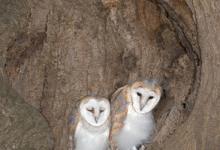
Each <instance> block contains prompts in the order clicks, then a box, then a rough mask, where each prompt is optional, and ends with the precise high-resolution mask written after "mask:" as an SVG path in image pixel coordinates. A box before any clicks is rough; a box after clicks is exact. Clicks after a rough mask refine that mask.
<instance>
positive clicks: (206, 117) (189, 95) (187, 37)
mask: <svg viewBox="0 0 220 150" xmlns="http://www.w3.org/2000/svg"><path fill="white" fill-rule="evenodd" d="M0 4H1V5H0V14H1V15H0V21H1V23H0V37H1V38H0V71H1V72H0V74H1V76H2V77H3V78H4V80H5V81H4V83H5V84H1V86H2V88H1V90H2V89H4V86H6V84H7V88H9V89H10V90H12V91H13V90H15V91H16V92H17V93H18V94H19V95H20V96H21V97H22V98H23V99H24V101H25V102H26V103H27V104H29V108H26V107H27V105H26V104H25V107H23V108H24V109H25V110H26V109H28V110H29V109H33V110H35V109H37V110H38V112H40V113H41V115H42V116H43V117H45V119H46V120H47V121H45V120H41V121H42V124H46V123H48V124H49V127H50V128H51V133H52V136H53V139H54V143H53V147H54V148H53V149H55V150H65V149H67V144H68V116H69V114H70V112H71V111H72V109H74V108H75V104H76V102H78V101H79V100H80V98H81V97H83V96H86V95H99V96H105V97H107V98H110V96H111V94H112V92H114V91H115V90H116V89H117V88H119V87H121V86H123V85H125V84H127V83H129V82H133V81H136V80H143V79H157V80H158V81H159V82H160V83H161V85H162V87H163V90H164V94H163V97H162V99H161V102H160V104H159V105H158V107H157V108H156V109H155V112H154V114H155V116H156V121H157V130H158V132H157V133H156V134H155V138H154V142H153V143H152V144H150V145H146V146H147V149H155V150H158V149H164V150H166V149H173V150H174V149H178V150H179V149H184V150H188V149H190V150H191V149H192V150H194V149H198V150H203V149H204V150H206V149H210V150H217V149H218V148H219V147H220V142H219V141H220V134H219V133H220V119H219V117H218V114H219V113H220V109H219V108H220V103H219V102H218V98H219V97H220V96H219V92H218V91H220V78H218V72H220V69H219V67H220V58H219V57H220V53H219V52H218V50H217V48H218V46H219V47H220V40H219V37H218V32H219V31H220V30H218V29H219V28H220V25H219V20H220V18H219V17H220V3H219V2H218V1H217V0H213V1H210V0H203V1H200V0H192V1H190V0H169V1H168V0H80V1H78V0H53V1H50V0H41V1H39V0H23V1H18V0H13V1H10V0H0ZM6 78H7V79H6ZM6 82H7V83H6ZM11 99H12V100H14V101H16V99H13V98H11ZM22 103H23V102H22ZM0 104H1V106H2V105H3V104H4V100H3V98H2V97H1V101H0ZM3 106H4V105H3ZM5 107H7V109H8V110H11V109H12V108H11V107H9V106H5ZM15 112H17V113H19V112H20V110H15ZM0 115H1V114H0ZM4 117H5V116H4ZM15 117H16V118H22V115H20V116H19V115H18V116H15ZM33 117H40V115H39V114H38V113H36V116H35V115H34V114H33ZM1 118H2V115H1ZM6 119H8V118H6ZM1 120H2V119H1ZM26 120H27V121H30V122H32V121H33V120H31V119H29V118H27V119H26ZM21 124H22V123H21ZM4 127H5V126H1V124H0V145H1V146H4V147H6V149H12V147H10V145H8V143H6V142H5V141H4V136H3V134H2V129H3V128H4ZM35 128H40V127H38V126H37V127H36V126H33V130H34V129H35ZM7 130H12V129H11V128H10V127H7ZM13 130H17V131H19V132H22V131H23V130H24V129H22V128H14V129H13ZM37 131H38V132H39V135H43V134H42V133H44V134H47V136H46V135H45V139H47V140H39V141H37V142H38V143H41V144H43V145H46V146H45V147H47V148H48V149H51V147H52V142H47V143H45V141H51V138H50V133H49V129H47V131H46V132H44V129H39V130H37ZM24 132H25V133H27V134H28V133H29V132H30V131H29V130H28V131H25V130H24ZM22 133H23V132H22ZM10 136H12V135H10ZM10 136H9V138H8V139H10ZM18 138H19V137H16V138H14V137H13V138H11V139H12V140H11V143H17V145H19V142H17V141H18V140H17V139H18ZM26 140H30V139H24V140H23V141H26ZM31 140H32V139H31ZM33 140H36V139H33ZM39 145H40V144H39ZM30 149H39V147H38V148H36V146H34V145H33V146H32V147H30Z"/></svg>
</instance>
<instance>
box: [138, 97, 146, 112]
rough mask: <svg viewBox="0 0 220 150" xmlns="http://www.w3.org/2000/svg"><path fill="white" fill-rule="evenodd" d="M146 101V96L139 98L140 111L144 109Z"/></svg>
mask: <svg viewBox="0 0 220 150" xmlns="http://www.w3.org/2000/svg"><path fill="white" fill-rule="evenodd" d="M146 103H147V99H146V98H142V99H141V100H140V111H142V110H143V109H144V107H145V105H146Z"/></svg>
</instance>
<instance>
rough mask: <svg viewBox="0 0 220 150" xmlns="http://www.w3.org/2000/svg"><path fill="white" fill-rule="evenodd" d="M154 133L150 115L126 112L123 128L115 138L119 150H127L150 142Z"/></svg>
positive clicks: (152, 119)
mask: <svg viewBox="0 0 220 150" xmlns="http://www.w3.org/2000/svg"><path fill="white" fill-rule="evenodd" d="M153 131H154V118H153V115H152V113H151V112H150V113H147V114H138V113H136V112H133V111H128V115H127V118H126V120H125V122H124V127H123V128H122V130H121V131H120V132H119V134H118V135H117V136H116V137H115V138H116V140H117V142H118V143H117V145H118V148H119V150H128V149H130V148H131V147H133V146H137V145H139V144H143V143H147V142H149V141H150V138H151V135H152V133H153Z"/></svg>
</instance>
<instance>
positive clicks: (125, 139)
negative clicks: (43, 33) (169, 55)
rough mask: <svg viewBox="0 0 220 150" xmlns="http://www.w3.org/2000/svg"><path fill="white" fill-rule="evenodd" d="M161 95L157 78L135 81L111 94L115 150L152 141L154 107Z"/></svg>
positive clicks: (128, 148)
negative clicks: (154, 79)
mask: <svg viewBox="0 0 220 150" xmlns="http://www.w3.org/2000/svg"><path fill="white" fill-rule="evenodd" d="M160 97H161V88H160V86H159V85H158V84H157V83H156V82H154V81H143V82H135V83H133V84H131V85H127V86H124V87H122V88H120V89H118V90H117V91H116V92H115V93H114V94H113V96H112V100H111V102H112V106H111V107H112V109H111V110H112V114H111V115H112V128H111V133H110V140H111V145H112V149H113V150H115V149H118V150H136V149H137V146H140V145H141V144H144V143H147V142H150V139H151V135H152V134H153V131H154V117H153V114H152V110H153V108H154V107H155V106H156V105H157V103H158V102H159V100H160Z"/></svg>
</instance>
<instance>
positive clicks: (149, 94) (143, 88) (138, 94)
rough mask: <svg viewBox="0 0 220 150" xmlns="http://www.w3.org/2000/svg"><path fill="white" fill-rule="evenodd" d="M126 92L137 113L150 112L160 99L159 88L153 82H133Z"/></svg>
mask: <svg viewBox="0 0 220 150" xmlns="http://www.w3.org/2000/svg"><path fill="white" fill-rule="evenodd" d="M128 90H129V91H128V93H129V94H130V95H129V97H130V98H129V101H130V103H131V105H132V107H133V109H134V111H135V112H137V113H143V114H144V113H148V112H150V111H151V110H152V109H153V108H154V107H155V106H156V105H157V104H158V102H159V100H160V97H161V87H160V86H159V85H158V84H157V83H156V82H155V81H148V80H145V81H143V82H135V83H133V84H131V85H130V87H129V89H128Z"/></svg>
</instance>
